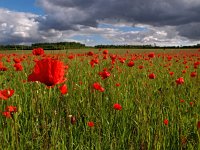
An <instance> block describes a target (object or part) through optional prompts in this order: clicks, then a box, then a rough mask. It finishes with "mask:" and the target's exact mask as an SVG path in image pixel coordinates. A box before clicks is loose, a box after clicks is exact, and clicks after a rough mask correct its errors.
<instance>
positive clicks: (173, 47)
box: [94, 44, 200, 49]
mask: <svg viewBox="0 0 200 150" xmlns="http://www.w3.org/2000/svg"><path fill="white" fill-rule="evenodd" d="M94 47H95V48H111V49H115V48H116V49H119V48H125V49H161V48H162V49H177V48H178V49H179V48H180V49H184V48H200V44H197V45H191V46H156V45H96V46H94Z"/></svg>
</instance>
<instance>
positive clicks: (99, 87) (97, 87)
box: [93, 82, 105, 92]
mask: <svg viewBox="0 0 200 150" xmlns="http://www.w3.org/2000/svg"><path fill="white" fill-rule="evenodd" d="M93 88H94V89H95V90H98V91H100V92H104V90H105V89H104V88H103V87H102V86H101V85H100V83H98V82H95V83H94V84H93Z"/></svg>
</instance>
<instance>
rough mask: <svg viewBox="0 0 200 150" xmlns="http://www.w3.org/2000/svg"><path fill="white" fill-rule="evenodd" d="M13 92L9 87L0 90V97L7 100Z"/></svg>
mask: <svg viewBox="0 0 200 150" xmlns="http://www.w3.org/2000/svg"><path fill="white" fill-rule="evenodd" d="M14 92H15V91H14V90H10V89H5V90H0V99H3V100H7V99H8V98H10V97H11V96H12V95H13V94H14Z"/></svg>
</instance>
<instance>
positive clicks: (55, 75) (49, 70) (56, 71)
mask: <svg viewBox="0 0 200 150" xmlns="http://www.w3.org/2000/svg"><path fill="white" fill-rule="evenodd" d="M64 73H65V72H64V64H63V63H62V62H61V61H59V60H54V59H51V58H45V59H42V60H39V61H37V62H36V64H35V67H34V70H33V72H32V73H31V74H30V75H29V76H28V81H39V82H41V83H44V84H45V85H47V86H54V85H56V84H60V83H63V82H64V81H65V79H64Z"/></svg>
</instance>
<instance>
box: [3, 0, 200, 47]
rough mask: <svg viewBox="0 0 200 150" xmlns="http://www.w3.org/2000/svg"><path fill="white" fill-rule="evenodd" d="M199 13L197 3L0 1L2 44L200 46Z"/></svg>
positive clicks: (54, 0) (152, 0)
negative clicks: (79, 43)
mask: <svg viewBox="0 0 200 150" xmlns="http://www.w3.org/2000/svg"><path fill="white" fill-rule="evenodd" d="M105 4H106V5H105ZM141 5H142V7H141ZM124 10H125V11H124ZM199 10H200V1H199V0H192V1H190V2H188V1H186V0H182V1H181V2H180V0H168V1H165V2H164V1H157V2H155V1H154V0H143V1H142V2H141V1H138V0H126V1H125V2H124V1H119V0H96V1H91V0H87V1H80V0H37V1H36V0H0V44H31V43H35V42H38V41H40V42H52V41H53V42H61V41H78V42H81V43H84V44H86V45H98V44H132V45H146V44H148V45H149V44H153V45H154V44H156V45H162V46H163V45H175V46H179V45H193V44H199V43H200V30H199V26H200V20H199V19H198V18H199Z"/></svg>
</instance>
